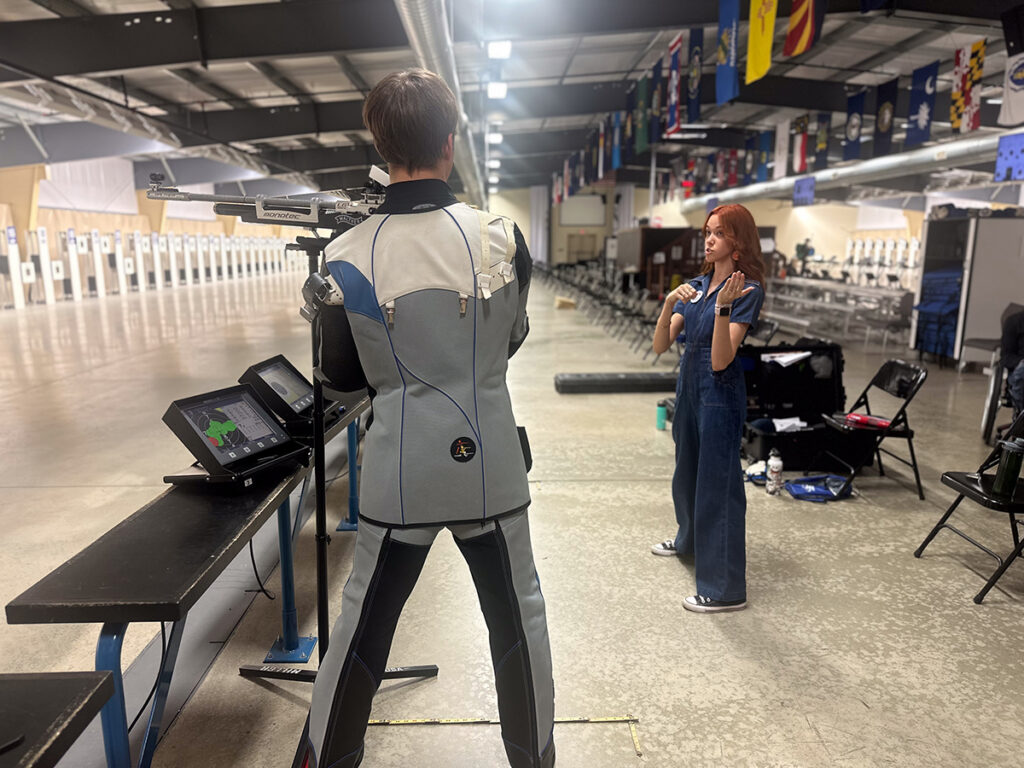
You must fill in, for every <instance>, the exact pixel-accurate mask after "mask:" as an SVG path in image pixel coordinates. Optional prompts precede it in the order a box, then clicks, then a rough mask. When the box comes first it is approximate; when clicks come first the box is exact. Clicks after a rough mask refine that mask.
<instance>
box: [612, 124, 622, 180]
mask: <svg viewBox="0 0 1024 768" xmlns="http://www.w3.org/2000/svg"><path fill="white" fill-rule="evenodd" d="M621 165H622V113H621V112H616V113H615V117H614V119H613V124H612V170H613V171H614V170H615V169H616V168H618V167H619V166H621Z"/></svg>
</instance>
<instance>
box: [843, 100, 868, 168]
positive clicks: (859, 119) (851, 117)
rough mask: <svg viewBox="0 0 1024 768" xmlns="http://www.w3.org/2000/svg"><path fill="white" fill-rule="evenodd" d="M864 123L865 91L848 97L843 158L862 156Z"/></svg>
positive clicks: (850, 158) (854, 158) (852, 158)
mask: <svg viewBox="0 0 1024 768" xmlns="http://www.w3.org/2000/svg"><path fill="white" fill-rule="evenodd" d="M863 124H864V91H861V92H860V93H855V94H854V95H853V96H848V97H847V98H846V131H845V136H844V139H845V142H846V143H845V144H844V145H843V160H856V159H858V158H859V157H860V129H861V127H862V126H863Z"/></svg>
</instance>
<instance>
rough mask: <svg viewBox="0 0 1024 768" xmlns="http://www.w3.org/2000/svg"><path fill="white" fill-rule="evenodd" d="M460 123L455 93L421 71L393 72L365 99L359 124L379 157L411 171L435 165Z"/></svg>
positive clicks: (425, 71) (428, 73)
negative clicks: (363, 128)
mask: <svg viewBox="0 0 1024 768" xmlns="http://www.w3.org/2000/svg"><path fill="white" fill-rule="evenodd" d="M458 122H459V105H458V103H457V102H456V100H455V95H454V94H453V93H452V91H451V89H450V88H449V87H448V84H447V83H445V81H444V80H442V79H441V78H440V77H438V76H437V75H435V74H434V73H433V72H428V71H427V70H425V69H406V70H403V71H401V72H392V73H391V74H390V75H387V76H386V77H385V78H384V79H383V80H381V81H380V82H379V83H377V85H376V86H375V87H374V89H373V90H372V91H370V94H369V95H368V96H367V97H366V101H365V102H364V103H363V123H364V124H365V125H366V127H367V128H368V129H369V130H370V133H372V134H373V143H374V144H375V145H376V147H377V151H378V152H379V153H380V156H381V157H382V158H384V161H385V162H387V163H388V164H389V165H397V166H401V167H404V168H407V169H408V170H410V171H415V170H416V169H418V168H431V167H433V166H435V165H437V162H438V161H439V160H440V159H441V155H442V153H443V151H444V145H445V143H446V142H447V141H448V135H449V134H451V133H454V132H455V129H456V127H457V125H458Z"/></svg>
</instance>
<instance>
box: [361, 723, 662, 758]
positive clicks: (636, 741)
mask: <svg viewBox="0 0 1024 768" xmlns="http://www.w3.org/2000/svg"><path fill="white" fill-rule="evenodd" d="M555 722H556V723H628V724H629V735H630V736H631V737H632V738H633V750H634V751H635V752H636V756H637V757H643V754H644V753H643V750H641V749H640V734H639V732H638V731H637V728H636V724H637V723H639V722H640V718H638V717H633V716H632V715H619V716H615V717H556V718H555ZM369 724H370V725H500V724H501V721H500V720H492V719H490V718H487V717H433V718H420V719H402V720H399V719H394V720H370V722H369Z"/></svg>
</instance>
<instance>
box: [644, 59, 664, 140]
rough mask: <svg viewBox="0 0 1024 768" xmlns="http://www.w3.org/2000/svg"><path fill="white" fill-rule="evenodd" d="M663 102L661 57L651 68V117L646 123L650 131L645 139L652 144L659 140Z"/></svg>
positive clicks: (661, 127)
mask: <svg viewBox="0 0 1024 768" xmlns="http://www.w3.org/2000/svg"><path fill="white" fill-rule="evenodd" d="M663 104H664V100H663V97H662V87H661V59H658V60H657V61H656V62H654V67H653V68H652V69H651V117H650V120H649V121H648V124H647V129H648V131H650V134H649V136H648V139H647V141H648V143H649V144H652V145H654V144H657V143H658V142H660V141H661V132H662V129H663V123H662V116H661V113H662V105H663Z"/></svg>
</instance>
